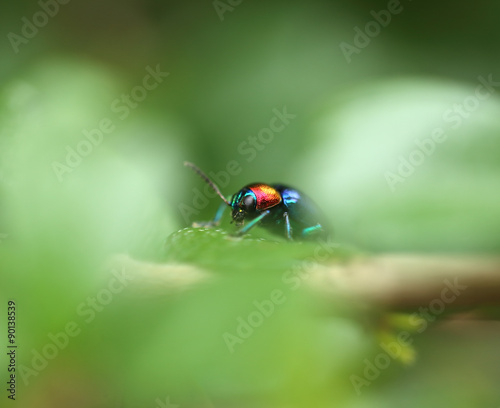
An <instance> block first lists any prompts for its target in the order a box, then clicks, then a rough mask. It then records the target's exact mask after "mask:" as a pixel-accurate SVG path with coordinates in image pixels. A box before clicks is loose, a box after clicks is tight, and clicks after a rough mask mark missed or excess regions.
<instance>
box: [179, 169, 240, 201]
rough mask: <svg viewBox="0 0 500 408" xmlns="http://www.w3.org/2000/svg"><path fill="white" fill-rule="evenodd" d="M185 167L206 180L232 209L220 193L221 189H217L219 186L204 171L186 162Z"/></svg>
mask: <svg viewBox="0 0 500 408" xmlns="http://www.w3.org/2000/svg"><path fill="white" fill-rule="evenodd" d="M184 166H187V167H191V168H192V169H193V170H194V171H195V172H196V173H198V175H199V176H200V177H201V178H202V179H203V180H205V182H206V183H207V184H208V185H209V186H210V187H212V188H213V189H214V191H215V192H216V193H217V194H218V195H219V197H220V198H222V201H224V202H225V203H226V204H227V205H228V206H229V207H231V203H230V202H229V201H227V199H226V197H224V196H223V195H222V193H221V192H220V190H219V187H217V185H216V184H215V183H214V182H213V181H212V180H210V178H209V177H208V176H207V175H206V174H205V173H203V171H202V170H201V169H200V168H199V167H198V166H196V165H195V164H193V163H190V162H187V161H186V162H184Z"/></svg>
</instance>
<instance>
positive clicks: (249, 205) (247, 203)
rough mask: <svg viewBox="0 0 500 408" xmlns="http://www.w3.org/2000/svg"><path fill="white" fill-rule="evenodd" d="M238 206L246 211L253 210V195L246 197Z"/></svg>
mask: <svg viewBox="0 0 500 408" xmlns="http://www.w3.org/2000/svg"><path fill="white" fill-rule="evenodd" d="M240 206H241V207H244V208H245V210H246V211H252V210H255V197H254V196H253V195H250V194H249V195H246V196H245V197H243V200H241V202H240Z"/></svg>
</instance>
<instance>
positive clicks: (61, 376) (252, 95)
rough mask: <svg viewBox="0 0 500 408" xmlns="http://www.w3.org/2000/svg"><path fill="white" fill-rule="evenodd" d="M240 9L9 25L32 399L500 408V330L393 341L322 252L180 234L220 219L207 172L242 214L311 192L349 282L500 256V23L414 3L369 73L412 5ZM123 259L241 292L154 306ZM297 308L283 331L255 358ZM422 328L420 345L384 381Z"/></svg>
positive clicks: (7, 230) (7, 192) (12, 212)
mask: <svg viewBox="0 0 500 408" xmlns="http://www.w3.org/2000/svg"><path fill="white" fill-rule="evenodd" d="M220 3H224V4H226V6H227V5H229V3H225V2H205V3H200V4H196V5H195V4H192V3H183V2H160V1H143V2H139V1H132V0H129V1H117V0H111V1H106V2H102V1H87V2H76V1H71V2H68V3H67V4H59V3H55V2H50V1H47V2H43V1H42V2H39V3H36V2H28V1H18V2H15V3H12V4H8V5H5V6H3V10H2V13H0V22H1V25H0V26H1V27H2V29H1V31H2V36H3V37H2V38H3V41H2V42H1V43H0V52H1V55H2V58H1V59H0V83H1V84H2V87H1V90H0V294H1V296H0V299H1V302H2V303H1V305H0V308H6V303H7V300H8V299H14V300H15V301H16V303H17V309H18V314H17V315H18V327H17V336H18V342H19V345H20V347H22V348H20V349H19V354H18V360H17V364H18V371H19V370H20V369H21V366H23V367H25V370H24V371H23V374H22V373H19V372H18V377H17V384H18V390H17V391H18V395H17V398H18V401H17V402H18V403H21V404H22V406H23V407H37V408H38V407H46V406H47V407H49V406H50V407H58V406H61V407H62V406H73V407H78V406H82V407H137V406H141V407H148V406H150V407H163V406H168V404H167V402H166V401H168V400H169V401H171V404H172V406H175V405H179V406H180V407H233V406H238V407H331V406H346V407H360V408H364V407H378V406H389V407H392V406H394V407H400V406H403V405H404V406H411V407H413V406H414V407H421V406H438V405H439V406H454V407H467V408H470V407H476V406H477V407H495V406H498V405H499V404H500V393H499V391H498V381H499V380H500V376H499V374H498V368H497V367H498V366H499V365H500V354H499V353H498V350H497V349H498V347H497V342H496V340H495V339H496V338H497V337H498V335H499V329H498V326H495V324H493V323H491V324H476V325H474V324H465V323H462V324H455V326H451V329H450V328H449V327H447V326H446V325H443V326H441V327H438V328H434V327H433V326H432V325H429V327H425V330H421V331H420V329H422V328H423V326H422V325H421V324H420V323H418V324H417V323H415V324H414V325H413V327H411V328H406V327H401V326H398V325H395V326H394V327H389V328H387V327H383V328H382V330H379V329H380V327H379V326H380V325H381V324H382V323H381V322H383V321H385V320H384V318H381V316H383V312H384V311H378V310H366V309H363V305H353V304H346V303H343V302H342V300H339V301H337V302H334V304H328V305H325V304H324V303H323V302H322V301H319V300H317V299H314V298H312V296H311V295H310V294H309V293H308V292H307V291H306V290H305V286H306V285H302V281H303V280H304V279H307V276H302V275H300V273H301V272H303V269H301V267H300V265H301V262H302V261H303V260H306V262H307V260H309V261H310V259H311V257H312V259H314V255H315V250H316V246H315V245H314V244H310V243H309V244H306V243H304V244H300V243H291V244H290V243H287V242H284V240H280V239H277V240H272V239H271V237H269V236H267V235H264V234H263V233H262V232H261V231H258V230H256V231H254V233H253V234H252V236H250V237H246V238H244V239H242V240H232V239H231V238H228V237H227V235H226V234H223V233H222V232H217V231H216V232H213V233H210V232H193V233H187V232H186V231H192V230H185V231H184V232H182V231H181V232H177V231H179V230H180V229H182V228H185V227H187V226H189V224H190V222H191V221H195V220H207V219H209V218H211V217H212V216H213V214H214V212H215V211H216V209H217V207H218V205H219V199H218V198H205V199H203V198H200V197H199V196H197V193H196V192H194V190H193V189H195V190H198V191H204V189H205V185H204V184H203V182H202V181H201V180H200V179H199V178H197V176H195V175H194V174H193V173H192V172H191V171H189V170H187V169H185V168H184V167H183V166H182V163H183V161H184V160H189V161H192V162H195V163H196V164H198V165H199V166H200V167H201V168H203V169H204V170H205V171H207V172H212V173H213V174H214V175H215V178H216V179H217V181H218V183H219V184H220V187H221V188H222V190H223V192H224V193H225V194H226V195H231V194H233V193H234V192H236V191H237V190H238V189H240V188H241V187H242V186H244V185H245V184H248V183H250V182H255V181H263V182H276V181H279V182H284V183H288V184H291V185H293V186H296V187H298V188H300V189H301V190H304V191H305V192H306V193H307V194H308V195H309V196H311V197H312V198H313V199H314V201H316V203H317V204H318V206H319V207H320V208H321V209H322V210H323V212H324V213H325V214H326V216H327V217H328V219H329V221H330V222H331V223H332V225H333V226H334V231H335V238H334V241H335V243H336V244H340V245H339V246H338V247H336V249H335V251H334V252H333V253H332V254H331V255H330V256H329V262H334V261H336V262H342V261H343V260H345V259H346V258H349V257H350V256H354V255H355V254H357V253H362V252H365V251H374V252H375V251H380V252H383V251H426V252H442V251H447V252H455V253H464V252H474V253H497V252H498V251H499V249H500V247H499V243H500V205H499V203H500V192H499V191H500V190H499V188H498V187H499V185H500V160H499V157H500V138H499V137H498V135H499V133H500V116H499V112H500V97H499V94H500V72H499V70H498V67H499V66H500V56H499V54H498V49H497V48H498V43H499V41H500V29H499V26H498V24H497V16H498V15H499V12H500V5H498V4H495V3H494V2H480V3H475V5H474V7H472V6H471V5H470V4H468V3H457V2H451V1H445V2H440V3H439V4H425V3H421V2H402V3H401V4H400V7H401V8H402V11H401V12H400V13H397V14H391V17H390V19H391V20H390V22H388V23H387V24H385V25H386V26H385V27H382V26H380V24H379V33H378V34H377V35H373V36H372V38H368V40H364V41H365V45H366V46H363V47H359V48H358V49H357V52H355V53H351V54H350V55H348V56H347V58H346V55H345V51H344V52H343V48H342V44H343V43H348V44H350V45H351V46H355V44H356V41H362V40H360V38H361V37H359V34H358V33H359V32H360V30H361V31H364V30H365V27H366V24H367V23H369V22H372V26H373V24H374V23H373V21H376V18H375V17H374V16H375V15H377V16H381V15H385V16H387V14H383V13H382V14H381V13H380V12H381V10H386V9H387V8H388V3H387V2H382V1H376V2H366V1H355V2H349V3H345V2H344V3H341V2H332V1H319V0H317V1H313V2H285V1H278V2H272V3H271V4H267V3H266V4H264V3H262V4H261V3H255V2H246V1H243V2H241V3H240V4H239V5H232V6H231V5H230V6H227V7H228V8H227V9H226V11H225V12H224V13H223V14H222V18H221V17H220V13H222V11H221V9H219V11H217V8H216V7H215V6H214V4H216V5H217V4H218V7H221V5H220ZM233 3H235V4H236V3H237V2H233ZM389 3H391V2H389ZM47 7H48V8H47ZM50 7H52V8H50ZM47 10H49V11H47ZM43 15H45V16H46V21H45V20H44V17H43ZM377 18H382V17H377ZM33 21H35V22H38V23H37V24H38V25H39V27H35V26H34V29H31V31H30V28H29V27H27V26H26V25H27V24H28V25H29V24H32V22H33ZM44 21H45V22H44ZM26 22H28V23H26ZM43 22H44V23H43ZM42 23H43V24H42ZM26 33H27V34H28V35H26ZM16 36H17V37H16ZM20 37H22V38H23V39H22V40H19V38H20ZM358 37H359V38H358ZM356 38H357V39H356ZM367 41H368V42H367ZM366 42H367V43H366ZM344 50H345V46H344ZM349 61H350V62H349ZM167 73H168V74H167ZM485 83H487V84H488V85H484V84H485ZM478 87H481V88H480V89H479V90H478ZM275 118H277V119H275ZM96 129H99V130H96ZM265 129H268V130H265ZM269 129H271V130H269ZM436 129H441V130H442V132H440V131H437V133H436ZM436 134H437V135H438V136H436ZM89 135H90V136H89ZM433 137H435V139H432V138H433ZM436 137H437V139H438V140H437V139H436ZM259 138H260V139H259ZM429 140H433V142H429ZM422 146H423V147H422ZM415 152H417V153H415ZM418 152H420V153H418ZM405 162H406V163H410V164H409V165H408V164H404V163H405ZM412 162H413V163H415V162H418V163H419V164H418V165H415V164H413V165H412V164H411V163H412ZM230 163H232V164H230ZM228 165H229V167H230V168H236V169H237V170H235V171H234V173H235V175H229V176H228V175H227V174H229V173H228V172H227V169H228ZM236 173H237V174H236ZM188 207H189V208H190V210H186V208H188ZM232 228H234V226H232V225H230V224H229V223H228V222H227V219H226V220H225V221H224V223H223V229H226V230H231V229H232ZM259 238H263V239H264V240H260V239H259ZM352 247H353V248H357V249H355V250H346V249H343V248H352ZM114 253H129V254H131V255H132V256H133V257H135V258H137V259H141V260H146V261H155V262H175V263H189V264H192V265H196V266H197V267H200V268H203V269H204V270H205V269H206V270H207V271H210V272H211V273H213V274H215V275H216V276H217V279H216V280H214V281H213V282H210V283H207V284H205V285H201V286H200V287H197V288H194V289H192V290H190V291H188V292H185V293H182V294H177V295H174V296H170V295H165V296H153V297H148V296H144V297H141V296H136V295H132V294H131V293H129V292H130V286H132V285H134V282H133V280H130V279H129V278H128V277H129V275H127V271H114V272H111V271H109V270H107V269H106V268H104V267H103V265H104V264H105V261H106V259H108V257H109V256H110V255H111V254H114ZM322 262H325V260H323V261H322ZM297 274H298V275H297ZM297 276H300V277H301V279H298V280H296V279H293V278H294V277H297ZM110 288H113V290H114V291H115V292H111V289H110ZM275 291H280V293H281V294H280V295H279V296H278V295H277V294H276V292H275ZM272 293H274V298H275V299H276V300H277V303H273V305H274V306H273V311H272V312H270V313H269V314H270V316H269V317H267V316H264V318H263V320H262V323H261V324H258V325H256V326H257V327H256V328H254V329H253V330H251V333H250V334H248V333H247V334H248V338H244V339H242V338H240V340H241V342H238V341H237V342H236V343H234V342H233V343H231V341H235V340H234V338H231V337H228V336H227V335H226V336H225V333H230V334H233V335H235V334H236V331H237V330H239V328H240V329H241V327H243V326H244V325H245V324H244V323H243V326H242V321H243V322H245V321H247V319H248V318H249V316H254V318H258V316H257V314H258V313H261V314H262V312H260V311H259V310H260V309H259V307H260V308H262V307H263V306H256V305H262V304H265V305H268V306H269V303H266V301H269V299H270V298H271V297H272V296H273V295H272ZM110 294H111V295H110ZM269 307H270V306H269ZM3 311H6V309H2V313H0V315H1V316H2V317H1V318H0V324H1V328H2V329H1V330H0V333H2V336H4V328H5V327H6V321H5V315H6V314H5V313H4V312H3ZM256 312H258V313H257V314H256ZM252 313H253V315H252ZM250 319H252V318H251V317H250ZM72 324H73V326H72ZM68 325H70V329H68ZM74 325H76V327H77V329H76V332H78V334H76V335H75V336H72V335H69V334H64V335H63V334H61V333H68V330H69V332H72V333H73V332H74V331H75V330H72V329H71V327H73V329H74ZM410 329H411V330H410ZM241 330H243V331H245V329H244V328H243V329H241ZM406 330H408V332H409V333H411V339H412V344H411V347H408V348H404V350H403V349H401V353H403V354H401V355H400V356H398V357H394V358H392V357H390V358H389V364H388V365H387V367H385V368H384V369H377V367H375V369H373V368H370V367H371V366H372V365H373V364H378V363H383V362H384V361H385V360H384V358H383V357H380V355H381V353H382V354H384V353H385V354H386V355H388V354H387V351H386V349H385V348H384V347H385V346H383V345H381V344H385V343H384V342H389V340H388V339H389V338H393V337H391V336H394V335H396V336H397V334H398V333H399V332H401V331H406ZM247 331H248V330H247ZM380 333H383V334H387V336H389V337H384V336H380ZM65 338H67V339H68V341H67V342H66V341H65V340H64V339H65ZM54 339H55V340H54ZM228 339H232V340H228ZM381 339H382V340H381ZM228 341H229V344H232V346H230V345H228ZM2 344H3V343H2ZM50 344H52V345H55V346H52V347H51V346H49V345H50ZM58 344H59V345H58ZM53 347H56V351H55V354H56V355H55V356H54V355H53V354H54V351H53ZM413 350H415V351H416V359H415V362H414V363H413V364H412V365H405V364H403V363H401V361H402V360H407V361H409V360H412V356H413V355H412V353H413ZM51 352H52V354H51ZM47 353H48V355H50V357H51V358H46V357H44V355H47ZM1 355H2V357H1V358H0V366H1V367H2V370H4V368H5V367H7V358H6V355H5V353H4V352H2V354H1ZM37 355H40V356H41V357H40V358H38V357H37ZM377 358H378V360H377ZM44 361H45V363H44ZM29 369H31V370H32V371H26V370H29ZM464 373H468V374H467V375H465V374H464ZM353 376H354V377H353ZM356 377H357V378H359V380H356ZM1 379H2V381H3V382H4V383H5V382H6V381H7V376H6V371H3V374H2V376H1ZM359 381H361V382H359ZM363 381H364V382H363ZM358 394H359V395H358ZM2 398H6V394H5V395H2ZM4 400H5V399H4Z"/></svg>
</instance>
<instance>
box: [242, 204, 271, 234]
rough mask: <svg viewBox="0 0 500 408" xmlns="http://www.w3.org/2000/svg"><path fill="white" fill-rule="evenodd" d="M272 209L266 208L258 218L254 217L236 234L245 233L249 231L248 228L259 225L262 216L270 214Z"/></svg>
mask: <svg viewBox="0 0 500 408" xmlns="http://www.w3.org/2000/svg"><path fill="white" fill-rule="evenodd" d="M270 212H271V211H269V210H266V211H264V212H262V213H261V214H260V215H259V216H258V217H257V218H254V219H253V220H252V221H250V222H249V223H248V224H247V225H245V226H244V227H243V228H242V229H240V230H239V231H238V232H236V235H243V234H245V233H247V232H248V230H249V229H250V228H252V227H254V226H255V225H257V224H258V223H259V222H260V221H261V220H262V218H264V217H265V216H266V215H268V214H269V213H270Z"/></svg>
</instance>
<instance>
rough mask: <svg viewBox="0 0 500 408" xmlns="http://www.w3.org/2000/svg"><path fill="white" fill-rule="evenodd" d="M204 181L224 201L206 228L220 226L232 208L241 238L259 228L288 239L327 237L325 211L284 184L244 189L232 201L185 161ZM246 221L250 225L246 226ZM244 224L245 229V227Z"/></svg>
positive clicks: (196, 168) (191, 164)
mask: <svg viewBox="0 0 500 408" xmlns="http://www.w3.org/2000/svg"><path fill="white" fill-rule="evenodd" d="M184 165H185V166H187V167H191V168H192V169H193V170H194V171H195V172H196V173H198V174H199V175H200V176H201V178H203V179H204V180H205V181H206V182H207V183H208V184H209V185H210V187H212V189H213V190H214V191H215V192H216V193H217V194H218V195H219V197H220V198H221V199H222V201H224V202H223V203H222V204H221V206H220V207H219V210H218V211H217V213H216V214H215V217H214V219H213V220H212V221H209V222H208V223H203V224H202V225H205V226H216V225H218V224H219V222H220V220H221V218H222V215H223V213H224V210H225V209H226V206H229V207H231V209H232V221H231V222H235V223H236V225H237V226H242V228H241V229H240V230H238V232H237V235H242V234H245V233H246V232H248V231H249V230H250V229H251V228H253V227H254V226H255V225H257V224H260V225H261V226H263V227H265V228H267V229H269V230H271V231H272V232H274V233H278V234H283V233H284V234H285V236H286V237H287V238H288V239H323V238H326V236H327V231H326V230H325V228H324V225H325V224H324V222H322V221H321V222H320V220H322V219H323V217H322V214H321V212H320V211H319V210H318V208H317V207H316V206H315V205H314V203H313V202H312V201H311V200H310V199H309V198H308V197H307V196H306V195H304V194H302V193H301V192H299V191H297V190H296V189H294V188H291V187H288V186H285V185H283V184H272V185H268V184H264V183H252V184H248V185H247V186H245V187H243V188H242V189H241V190H240V191H238V192H237V193H236V194H234V195H233V197H232V198H231V200H230V201H229V200H228V199H226V197H224V196H223V195H222V193H221V192H220V190H219V188H218V187H217V186H216V185H215V183H214V182H213V181H212V180H210V178H209V177H208V176H207V175H206V174H205V173H204V172H203V171H201V170H200V169H199V168H198V167H197V166H195V165H194V164H193V163H189V162H184ZM245 220H248V223H247V224H246V225H244V223H245ZM243 225H244V226H243Z"/></svg>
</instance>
